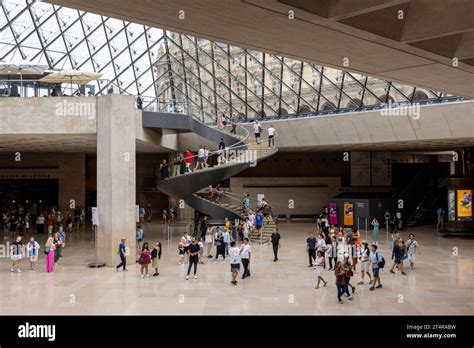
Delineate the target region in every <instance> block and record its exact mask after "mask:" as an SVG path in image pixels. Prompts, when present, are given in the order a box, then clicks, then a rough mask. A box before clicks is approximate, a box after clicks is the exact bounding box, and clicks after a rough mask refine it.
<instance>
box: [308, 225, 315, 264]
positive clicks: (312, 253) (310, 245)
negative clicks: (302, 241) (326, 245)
mask: <svg viewBox="0 0 474 348" xmlns="http://www.w3.org/2000/svg"><path fill="white" fill-rule="evenodd" d="M316 243H317V239H316V238H315V237H314V235H313V232H309V234H308V238H306V251H307V253H308V258H309V266H308V267H313V261H314V260H315V259H316Z"/></svg>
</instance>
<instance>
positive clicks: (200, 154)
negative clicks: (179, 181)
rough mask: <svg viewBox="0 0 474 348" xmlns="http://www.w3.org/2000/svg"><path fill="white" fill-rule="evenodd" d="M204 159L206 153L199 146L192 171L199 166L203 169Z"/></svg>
mask: <svg viewBox="0 0 474 348" xmlns="http://www.w3.org/2000/svg"><path fill="white" fill-rule="evenodd" d="M205 159H206V152H205V150H204V149H203V148H202V146H201V145H199V151H198V158H197V163H196V167H195V168H194V170H197V169H198V167H199V166H201V168H202V169H204V161H205Z"/></svg>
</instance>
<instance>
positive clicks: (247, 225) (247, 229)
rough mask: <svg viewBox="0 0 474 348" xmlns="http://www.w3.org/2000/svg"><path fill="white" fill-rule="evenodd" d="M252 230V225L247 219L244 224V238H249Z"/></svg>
mask: <svg viewBox="0 0 474 348" xmlns="http://www.w3.org/2000/svg"><path fill="white" fill-rule="evenodd" d="M251 228H252V224H251V223H250V220H249V218H245V223H244V238H248V237H249V233H250V229H251Z"/></svg>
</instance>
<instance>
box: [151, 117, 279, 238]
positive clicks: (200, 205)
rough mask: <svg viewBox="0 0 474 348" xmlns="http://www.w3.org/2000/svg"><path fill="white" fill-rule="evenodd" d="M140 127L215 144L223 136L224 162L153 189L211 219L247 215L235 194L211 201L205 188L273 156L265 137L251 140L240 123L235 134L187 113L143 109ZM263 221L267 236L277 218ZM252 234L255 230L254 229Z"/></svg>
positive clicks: (273, 148)
mask: <svg viewBox="0 0 474 348" xmlns="http://www.w3.org/2000/svg"><path fill="white" fill-rule="evenodd" d="M143 126H144V127H146V128H165V129H174V130H177V131H180V132H194V133H196V134H198V135H200V136H201V137H203V138H206V139H208V140H210V141H212V142H214V143H216V145H217V144H218V143H219V141H220V139H221V138H223V139H224V142H225V143H226V144H227V145H228V147H227V148H226V150H225V151H224V154H225V157H226V158H227V162H226V163H223V164H218V165H215V166H212V167H208V168H204V169H198V170H194V171H192V172H188V173H184V174H180V175H177V176H172V177H169V178H167V179H164V180H160V181H159V182H158V184H157V186H156V188H157V190H159V191H161V192H163V193H165V194H167V195H168V196H171V197H174V198H177V199H183V200H184V201H185V202H186V203H187V204H188V205H189V206H191V207H192V208H194V209H195V210H197V211H199V212H201V213H204V214H206V215H209V216H211V217H212V218H214V219H218V220H220V219H224V218H226V217H227V218H230V219H237V218H245V217H246V214H245V213H244V212H243V211H242V209H241V202H239V199H237V198H236V197H231V196H230V195H229V196H228V198H227V199H223V200H222V201H221V202H216V201H211V200H209V199H207V198H206V194H205V193H204V190H207V189H208V187H209V186H213V185H215V184H217V183H218V182H220V181H223V180H226V179H228V178H230V177H232V176H235V175H236V174H238V173H240V172H242V171H244V170H245V169H247V168H249V167H251V166H252V167H253V166H256V165H258V162H259V161H261V160H263V159H265V158H268V157H270V156H273V155H274V154H275V153H276V152H277V151H278V149H277V148H276V147H269V146H268V141H267V140H266V139H262V140H261V141H260V142H259V143H257V142H254V141H252V140H253V139H252V140H251V138H250V134H249V131H248V130H247V129H246V128H245V127H243V126H240V125H238V126H237V134H231V133H230V132H229V130H230V129H227V131H226V130H225V129H222V130H219V129H217V128H216V127H214V126H209V125H207V124H204V123H202V122H200V121H198V120H197V119H196V118H194V117H192V116H189V115H181V114H166V113H155V112H143ZM219 154H220V152H219V151H214V152H210V153H209V156H210V157H211V156H219ZM193 160H194V163H193V165H192V167H194V166H195V161H196V160H197V156H194V158H193ZM175 165H179V163H169V164H168V166H170V171H169V172H170V174H171V173H173V170H172V169H173V166H175ZM223 197H224V196H223ZM266 220H267V221H266V222H267V224H266V225H265V229H264V231H263V232H264V233H262V235H263V238H266V236H268V235H270V234H271V233H272V232H273V230H275V229H276V224H275V222H274V221H276V219H273V218H272V216H268V219H266ZM273 220H274V221H273ZM267 225H268V226H267ZM254 233H256V232H255V231H254ZM251 237H255V236H251ZM260 237H262V236H260ZM260 239H262V238H260Z"/></svg>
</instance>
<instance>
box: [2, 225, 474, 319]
mask: <svg viewBox="0 0 474 348" xmlns="http://www.w3.org/2000/svg"><path fill="white" fill-rule="evenodd" d="M312 228H313V224H310V223H305V222H292V223H281V224H280V232H281V234H282V247H281V249H280V261H279V262H276V263H274V262H273V261H272V248H271V246H268V245H264V246H260V245H255V244H254V246H253V253H254V255H253V260H252V265H251V269H252V276H251V277H250V278H248V279H245V280H240V279H239V283H238V285H237V286H233V285H231V284H230V273H229V263H228V261H227V259H226V261H210V260H209V259H206V260H205V264H204V265H199V268H198V275H199V277H198V279H197V280H194V279H190V280H188V281H186V280H185V270H184V268H182V267H179V266H178V255H177V249H176V248H177V241H178V239H179V238H178V233H176V235H175V236H173V239H172V240H171V241H167V240H166V239H165V235H164V233H163V225H160V224H148V226H146V229H145V232H146V237H147V239H149V240H152V241H155V240H160V241H161V242H162V243H163V249H164V250H163V255H162V260H161V265H160V276H159V277H150V278H144V279H142V278H141V277H140V276H139V271H138V266H137V265H136V264H132V265H130V267H129V268H130V271H129V272H118V273H117V272H115V269H113V268H102V269H90V268H87V263H88V262H89V261H91V260H92V259H93V255H94V252H93V241H92V235H91V234H90V233H89V232H84V231H83V232H73V233H70V234H69V235H68V242H67V248H65V250H64V251H63V256H64V257H63V259H61V261H60V266H59V267H58V268H57V270H56V272H55V273H53V274H47V273H46V272H45V270H44V254H43V253H42V251H41V256H40V262H39V266H40V270H39V271H36V272H33V271H28V270H27V269H26V267H24V269H23V272H22V273H19V274H18V273H11V272H10V261H9V260H8V259H1V260H0V313H1V314H7V315H9V314H150V315H152V314H156V315H160V314H171V315H174V314H191V315H202V314H204V315H211V314H223V315H233V314H237V315H240V314H243V315H248V314H255V315H259V314H281V315H284V314H310V315H313V314H329V315H337V314H369V315H375V314H381V315H418V314H454V315H455V314H470V315H472V314H474V277H473V275H474V240H472V239H470V240H469V239H454V238H453V239H445V238H441V237H439V236H438V235H437V234H436V232H435V230H434V229H432V228H431V227H420V228H415V229H411V230H410V232H413V233H415V234H416V237H417V240H418V242H419V243H420V246H421V249H420V251H421V255H419V256H418V260H417V264H416V268H415V270H413V271H408V276H406V277H405V276H402V275H400V274H396V275H393V274H390V273H389V272H388V269H387V268H385V270H384V271H383V272H382V273H381V279H382V283H383V285H384V288H383V289H380V290H376V291H369V288H368V285H364V286H357V288H356V292H355V296H354V300H353V301H346V300H345V301H344V304H343V305H341V304H338V302H337V299H336V287H335V285H334V282H335V277H334V275H333V272H329V271H326V272H325V274H324V277H325V278H326V280H328V286H327V287H326V288H323V287H321V288H320V289H318V290H316V289H315V278H316V277H315V272H314V270H313V269H312V268H308V267H307V262H308V261H307V255H306V252H305V239H306V235H307V233H308V231H310V230H311V229H312ZM407 232H408V231H404V232H403V233H402V236H403V237H404V238H406V236H407V234H408V233H407ZM362 237H363V239H365V238H364V237H365V232H362ZM381 239H382V241H381V251H382V253H383V254H384V255H385V257H386V259H387V261H389V259H390V254H389V252H388V249H387V247H388V240H387V239H386V235H385V233H381ZM359 276H360V275H359V274H356V275H355V279H354V280H356V281H358V280H359ZM356 281H353V283H356Z"/></svg>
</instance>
